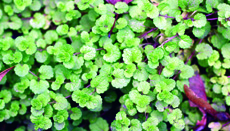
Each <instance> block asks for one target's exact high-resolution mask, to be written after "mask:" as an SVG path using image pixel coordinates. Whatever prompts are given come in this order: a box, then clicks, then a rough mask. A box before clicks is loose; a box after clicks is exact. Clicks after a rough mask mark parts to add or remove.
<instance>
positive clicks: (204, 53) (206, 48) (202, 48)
mask: <svg viewBox="0 0 230 131" xmlns="http://www.w3.org/2000/svg"><path fill="white" fill-rule="evenodd" d="M196 51H197V52H199V54H198V55H197V58H198V59H200V60H203V59H207V58H208V57H209V56H210V55H211V54H212V52H213V49H212V47H211V46H210V45H209V44H205V43H201V44H199V45H197V46H196Z"/></svg>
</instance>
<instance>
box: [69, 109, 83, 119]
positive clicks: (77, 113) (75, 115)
mask: <svg viewBox="0 0 230 131" xmlns="http://www.w3.org/2000/svg"><path fill="white" fill-rule="evenodd" d="M71 111H72V114H71V115H70V118H71V119H72V120H78V119H80V118H81V117H82V111H81V110H80V109H79V108H77V107H74V108H71Z"/></svg>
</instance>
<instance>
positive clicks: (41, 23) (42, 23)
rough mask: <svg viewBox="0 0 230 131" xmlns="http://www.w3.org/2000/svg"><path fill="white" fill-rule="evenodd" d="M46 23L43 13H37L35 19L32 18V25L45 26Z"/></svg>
mask: <svg viewBox="0 0 230 131" xmlns="http://www.w3.org/2000/svg"><path fill="white" fill-rule="evenodd" d="M45 24H46V19H45V16H44V15H42V14H41V13H35V14H34V17H33V19H30V25H31V26H32V27H33V28H37V29H39V28H43V27H44V26H45Z"/></svg>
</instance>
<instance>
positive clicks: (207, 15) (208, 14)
mask: <svg viewBox="0 0 230 131" xmlns="http://www.w3.org/2000/svg"><path fill="white" fill-rule="evenodd" d="M216 13H217V11H215V12H214V13H210V14H207V15H205V16H206V17H207V16H210V15H213V14H216Z"/></svg>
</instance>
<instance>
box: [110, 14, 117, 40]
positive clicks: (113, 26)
mask: <svg viewBox="0 0 230 131" xmlns="http://www.w3.org/2000/svg"><path fill="white" fill-rule="evenodd" d="M117 18H118V14H116V18H115V20H114V22H113V26H112V28H111V30H110V31H109V34H108V37H109V38H110V36H111V34H112V31H113V28H114V26H115V23H116V21H117Z"/></svg>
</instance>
